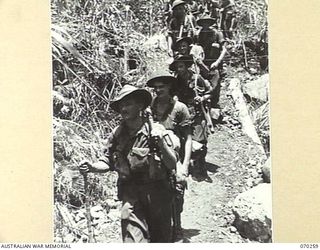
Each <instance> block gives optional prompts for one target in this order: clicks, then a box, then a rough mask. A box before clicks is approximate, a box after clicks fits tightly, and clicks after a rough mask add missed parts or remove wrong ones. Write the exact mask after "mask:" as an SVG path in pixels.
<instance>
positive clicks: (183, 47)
mask: <svg viewBox="0 0 320 250" xmlns="http://www.w3.org/2000/svg"><path fill="white" fill-rule="evenodd" d="M188 49H189V43H187V42H185V41H183V42H181V43H180V44H179V48H178V51H179V53H180V54H181V55H187V54H188Z"/></svg>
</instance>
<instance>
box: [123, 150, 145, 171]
mask: <svg viewBox="0 0 320 250" xmlns="http://www.w3.org/2000/svg"><path fill="white" fill-rule="evenodd" d="M149 152H150V150H149V148H138V147H133V148H132V149H131V150H130V152H129V154H128V156H127V159H128V162H129V166H130V170H131V173H138V172H146V171H147V170H148V166H149V159H148V154H149Z"/></svg>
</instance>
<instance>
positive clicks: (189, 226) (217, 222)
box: [148, 35, 262, 243]
mask: <svg viewBox="0 0 320 250" xmlns="http://www.w3.org/2000/svg"><path fill="white" fill-rule="evenodd" d="M157 39H159V42H158V45H159V47H158V48H159V50H158V51H157V53H154V54H153V55H154V57H152V58H150V59H151V60H150V62H148V63H149V65H150V67H152V68H159V67H160V68H161V67H163V68H167V67H168V61H169V60H170V59H169V57H168V56H167V54H166V52H165V51H166V50H165V48H166V44H165V40H164V37H163V36H161V35H160V36H158V37H157ZM240 71H241V72H242V73H240V74H243V71H242V70H241V69H240ZM226 72H227V74H226V76H225V77H224V79H223V81H222V84H221V85H222V88H221V96H220V106H221V109H222V112H223V116H224V119H223V120H224V123H223V124H219V125H217V127H216V129H215V133H214V134H212V135H210V136H209V138H208V153H207V156H206V162H207V169H208V174H209V176H210V177H211V178H212V180H213V182H212V183H207V182H204V181H202V182H196V181H194V180H192V178H191V176H189V178H188V190H186V192H185V203H184V211H183V213H182V218H181V219H182V227H183V236H182V238H180V239H178V240H177V242H194V243H195V242H246V241H247V240H246V239H244V238H242V237H241V236H240V235H239V234H238V232H237V231H236V229H235V228H234V227H233V226H232V225H231V224H232V222H233V219H234V217H233V214H232V210H231V208H232V202H233V200H234V198H235V197H236V196H237V195H238V194H239V193H241V192H243V191H245V190H247V189H249V188H251V187H252V185H254V184H255V183H258V182H260V181H262V179H261V173H258V172H257V171H256V170H255V169H256V168H255V166H256V165H257V164H259V159H260V158H261V153H260V152H259V150H258V149H257V148H256V147H255V145H254V143H253V141H252V140H251V139H250V138H249V137H248V136H247V135H245V134H243V133H242V131H241V124H240V123H239V122H238V121H237V118H236V114H237V111H236V110H235V106H234V103H233V101H232V99H231V98H230V96H229V90H228V83H229V81H230V80H231V79H233V78H237V77H238V71H237V70H235V69H232V68H229V69H228V70H227V71H226Z"/></svg>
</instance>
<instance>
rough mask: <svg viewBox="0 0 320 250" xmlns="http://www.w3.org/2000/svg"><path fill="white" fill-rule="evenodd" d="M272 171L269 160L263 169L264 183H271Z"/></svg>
mask: <svg viewBox="0 0 320 250" xmlns="http://www.w3.org/2000/svg"><path fill="white" fill-rule="evenodd" d="M270 170H271V160H270V158H268V160H267V161H266V162H265V164H264V166H263V167H262V178H263V180H264V182H266V183H270V181H271V178H270Z"/></svg>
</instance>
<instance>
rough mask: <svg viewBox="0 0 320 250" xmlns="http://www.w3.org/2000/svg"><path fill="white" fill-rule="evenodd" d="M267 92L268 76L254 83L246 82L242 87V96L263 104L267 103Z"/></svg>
mask: <svg viewBox="0 0 320 250" xmlns="http://www.w3.org/2000/svg"><path fill="white" fill-rule="evenodd" d="M268 92H269V74H265V75H263V76H261V77H259V78H258V79H256V80H254V81H250V82H246V83H245V84H244V86H243V93H244V94H247V95H248V96H250V97H251V98H255V99H258V100H261V101H263V102H267V101H268V95H269V93H268Z"/></svg>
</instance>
